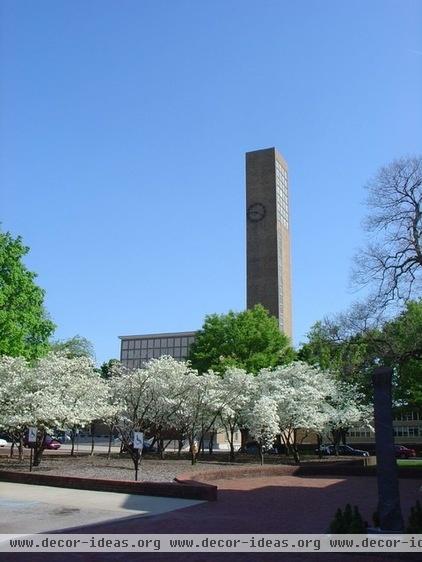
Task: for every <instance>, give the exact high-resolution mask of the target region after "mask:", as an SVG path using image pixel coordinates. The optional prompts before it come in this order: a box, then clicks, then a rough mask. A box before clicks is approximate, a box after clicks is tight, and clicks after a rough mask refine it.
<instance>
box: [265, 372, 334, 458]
mask: <svg viewBox="0 0 422 562" xmlns="http://www.w3.org/2000/svg"><path fill="white" fill-rule="evenodd" d="M258 382H259V386H260V389H259V392H260V394H261V395H264V396H265V395H266V396H269V397H271V398H272V399H273V400H274V401H275V402H276V404H277V413H278V418H279V424H280V427H279V434H280V437H281V439H282V441H283V443H284V445H285V447H286V450H287V452H291V453H292V454H293V457H294V459H295V461H296V462H299V461H300V457H299V448H298V445H299V444H300V443H301V442H302V441H303V440H304V439H305V437H307V435H309V433H310V432H320V431H321V430H322V428H323V427H324V424H325V422H326V421H327V414H326V412H325V408H324V403H325V400H326V399H327V396H328V395H329V393H330V388H331V387H330V386H329V385H327V379H326V374H325V373H324V372H322V371H321V370H319V369H317V368H315V367H311V366H309V365H307V364H306V363H302V362H294V363H291V364H290V365H287V366H285V367H277V368H275V369H273V370H269V369H264V370H262V371H261V372H260V374H259V376H258Z"/></svg>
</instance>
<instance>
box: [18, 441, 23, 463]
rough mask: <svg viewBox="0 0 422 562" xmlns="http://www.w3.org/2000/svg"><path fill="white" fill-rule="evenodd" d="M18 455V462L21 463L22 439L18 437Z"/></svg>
mask: <svg viewBox="0 0 422 562" xmlns="http://www.w3.org/2000/svg"><path fill="white" fill-rule="evenodd" d="M18 453H19V455H18V456H19V460H20V461H23V437H22V436H20V437H19V442H18Z"/></svg>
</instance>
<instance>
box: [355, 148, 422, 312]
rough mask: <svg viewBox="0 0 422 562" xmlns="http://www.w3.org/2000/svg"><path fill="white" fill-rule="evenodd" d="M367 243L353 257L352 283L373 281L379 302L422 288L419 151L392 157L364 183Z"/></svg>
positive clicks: (415, 294)
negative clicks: (365, 184) (414, 156)
mask: <svg viewBox="0 0 422 562" xmlns="http://www.w3.org/2000/svg"><path fill="white" fill-rule="evenodd" d="M366 187H367V190H368V199H367V203H368V207H369V210H370V212H369V215H368V216H367V218H366V219H365V222H364V227H365V230H366V231H367V232H368V243H367V246H366V248H364V249H362V250H361V251H360V252H359V253H358V255H357V256H356V257H355V266H354V271H353V282H354V284H355V285H357V286H360V287H362V286H368V285H369V286H374V287H375V297H376V299H377V300H378V302H379V303H380V305H381V306H385V305H386V304H387V303H389V302H391V301H398V300H402V301H408V300H409V299H412V298H415V297H418V296H420V295H421V289H422V241H421V238H422V156H420V157H417V158H402V159H400V160H395V161H394V162H392V163H391V164H390V165H389V166H385V167H384V168H381V170H379V172H378V174H377V175H376V176H375V178H374V179H373V180H372V181H370V182H369V183H368V185H367V186H366Z"/></svg>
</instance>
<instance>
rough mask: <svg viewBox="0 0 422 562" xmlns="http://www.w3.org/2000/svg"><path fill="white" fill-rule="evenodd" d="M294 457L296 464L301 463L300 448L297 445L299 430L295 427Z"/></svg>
mask: <svg viewBox="0 0 422 562" xmlns="http://www.w3.org/2000/svg"><path fill="white" fill-rule="evenodd" d="M292 449H293V458H294V461H295V463H296V464H300V455H299V449H298V446H297V430H296V429H294V430H293V447H292Z"/></svg>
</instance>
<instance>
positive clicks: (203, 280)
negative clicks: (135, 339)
mask: <svg viewBox="0 0 422 562" xmlns="http://www.w3.org/2000/svg"><path fill="white" fill-rule="evenodd" d="M0 11H1V13H0V26H1V30H0V31H1V44H0V47H1V55H0V56H1V60H0V68H1V70H0V87H1V94H0V95H1V98H0V103H1V111H2V119H1V128H0V152H1V162H0V165H1V167H0V181H1V196H0V220H1V222H2V224H3V229H4V230H9V231H11V232H12V233H13V234H15V235H17V234H20V235H22V236H23V238H24V241H25V243H26V244H27V245H29V246H30V248H31V252H30V254H29V255H28V257H27V259H26V263H27V265H28V267H29V268H30V269H32V270H34V271H36V272H37V273H38V279H37V282H38V284H39V285H41V286H42V287H43V288H44V289H45V290H46V307H47V310H48V311H49V313H50V315H51V317H52V319H53V320H54V322H55V323H56V324H57V325H58V328H57V332H56V337H57V338H60V339H63V338H68V337H71V336H73V335H75V334H80V335H82V336H85V337H87V338H88V339H89V340H91V341H92V342H93V344H94V347H95V351H96V355H97V360H98V361H100V362H101V361H104V360H107V359H109V358H111V357H116V356H117V357H118V353H119V340H118V336H119V335H124V334H142V333H153V332H166V331H184V330H194V329H198V328H200V327H201V325H202V322H203V319H204V316H205V314H208V313H213V312H219V313H222V312H227V311H228V310H229V309H234V310H242V309H244V308H245V172H244V153H245V152H246V151H249V150H256V149H259V148H267V147H270V146H276V147H277V148H278V149H279V150H280V152H281V153H282V154H283V155H284V157H285V158H286V160H287V162H288V164H289V172H290V196H291V228H292V232H291V236H292V266H293V314H294V332H295V337H294V341H295V344H296V345H297V344H299V343H300V342H301V341H304V340H305V334H306V332H307V331H308V329H309V328H310V326H311V325H312V324H313V323H314V322H315V321H316V320H318V319H321V318H322V317H323V316H324V315H327V314H330V313H334V312H339V311H341V310H343V309H345V308H346V307H347V306H348V305H349V304H350V303H351V302H352V301H353V300H354V299H355V298H356V295H355V294H353V293H352V292H351V290H350V286H349V273H350V266H351V259H352V256H353V254H354V252H355V251H356V249H357V248H358V247H359V246H360V245H361V244H362V241H363V233H362V230H361V220H362V217H363V215H364V211H365V207H364V204H363V203H364V198H365V192H364V189H363V186H364V184H365V182H366V181H367V180H368V179H369V178H370V177H371V176H372V175H373V174H374V173H375V172H376V170H377V169H378V168H379V166H381V165H383V164H386V163H388V162H389V161H391V160H392V159H394V158H396V157H400V156H403V155H411V154H417V153H420V152H421V140H422V2H421V1H420V0H397V1H391V0H381V1H377V0H371V2H368V1H366V0H355V1H338V0H333V1H328V0H325V1H324V0H296V1H295V2H292V1H288V0H230V1H229V0H208V1H206V0H204V1H202V2H198V1H194V0H189V1H187V0H178V1H170V0H165V1H164V0H125V1H117V0H114V1H111V0H88V1H87V0H72V2H66V1H64V0H61V1H57V0H43V1H42V2H29V1H20V2H17V1H16V0H2V2H1V4H0Z"/></svg>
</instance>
